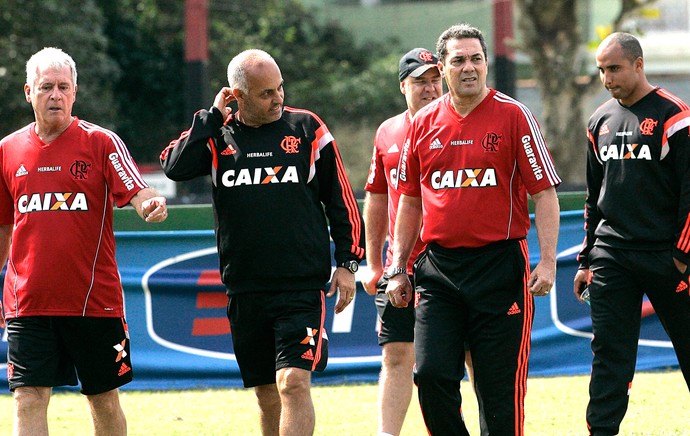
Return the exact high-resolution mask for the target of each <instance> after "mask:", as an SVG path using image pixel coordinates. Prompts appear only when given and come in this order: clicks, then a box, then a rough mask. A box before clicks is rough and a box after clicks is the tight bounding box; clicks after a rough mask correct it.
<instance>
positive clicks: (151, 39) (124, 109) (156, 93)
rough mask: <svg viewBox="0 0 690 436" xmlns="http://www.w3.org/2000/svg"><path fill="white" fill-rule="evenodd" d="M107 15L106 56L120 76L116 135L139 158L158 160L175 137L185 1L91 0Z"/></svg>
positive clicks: (178, 119)
mask: <svg viewBox="0 0 690 436" xmlns="http://www.w3.org/2000/svg"><path fill="white" fill-rule="evenodd" d="M96 3H97V4H98V5H99V6H100V8H101V9H102V11H103V14H104V16H105V18H106V25H105V35H106V36H107V38H108V41H109V45H108V54H109V56H110V57H111V58H112V59H113V60H114V61H115V62H117V64H118V65H119V66H120V69H121V75H120V76H119V77H118V78H117V81H116V82H115V83H114V85H115V89H116V90H117V94H116V96H115V97H116V100H115V105H114V106H115V109H116V111H117V114H116V124H117V129H116V130H117V133H118V134H119V135H120V137H122V139H123V140H124V141H125V143H126V144H127V145H128V147H129V149H130V152H131V153H132V155H133V156H134V157H135V159H136V160H137V161H139V162H153V163H157V162H158V156H159V155H160V152H161V150H162V149H163V148H164V147H165V146H166V145H167V144H168V142H170V140H172V139H173V138H175V137H177V136H178V135H179V133H180V131H181V130H182V129H183V128H184V125H185V123H186V122H187V120H186V119H185V118H184V116H183V110H184V92H182V90H183V87H184V86H185V83H184V56H183V37H184V34H183V32H182V29H183V20H184V2H181V1H179V2H178V1H175V2H171V1H156V0H118V1H112V0H96Z"/></svg>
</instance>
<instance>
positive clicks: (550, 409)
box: [0, 371, 690, 436]
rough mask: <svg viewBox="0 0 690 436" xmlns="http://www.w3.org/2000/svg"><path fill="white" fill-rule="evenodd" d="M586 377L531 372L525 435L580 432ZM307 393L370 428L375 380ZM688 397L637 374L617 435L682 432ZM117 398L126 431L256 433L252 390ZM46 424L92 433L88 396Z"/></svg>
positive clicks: (7, 426) (1, 411) (668, 376)
mask: <svg viewBox="0 0 690 436" xmlns="http://www.w3.org/2000/svg"><path fill="white" fill-rule="evenodd" d="M588 382H589V377H588V376H575V377H554V378H530V379H529V381H528V390H527V399H526V406H525V408H526V412H525V413H526V424H525V434H527V435H530V436H541V435H544V436H565V435H582V434H586V429H585V421H584V413H585V407H586V405H587V387H588ZM461 391H462V393H463V397H464V398H465V402H464V407H463V409H464V411H465V420H466V421H467V423H468V427H469V430H470V433H471V434H473V435H478V434H479V430H478V424H477V406H476V401H475V400H474V395H473V392H472V389H471V387H470V386H469V384H467V383H466V382H463V384H462V388H461ZM312 395H313V398H314V404H315V408H316V434H317V435H329V436H330V435H353V436H355V435H356V436H365V435H375V434H376V426H377V423H376V397H377V386H376V385H374V384H365V385H345V386H317V387H314V388H313V391H312ZM415 395H416V393H415ZM689 400H690V397H689V396H688V390H687V388H686V386H685V381H684V380H683V377H682V375H681V373H680V372H679V371H672V372H661V373H638V374H637V376H636V377H635V381H634V383H633V391H632V394H631V397H630V407H629V408H628V413H627V415H626V418H625V420H624V421H623V426H622V428H621V433H620V434H621V435H654V436H662V435H688V434H690V423H689V421H688V419H689V418H688V403H689V402H690V401H689ZM121 401H122V405H123V408H124V409H125V413H126V415H127V421H128V427H129V434H130V435H142V436H143V435H147V436H149V435H161V436H163V435H165V436H169V435H241V436H245V435H259V434H260V432H259V425H258V414H257V406H256V400H255V396H254V392H253V390H250V389H228V390H207V391H161V392H138V391H124V392H122V393H121ZM12 408H13V405H12V397H11V396H9V395H0V435H9V434H11V432H12V413H13V412H12ZM49 426H50V434H51V435H53V436H61V435H65V436H67V435H70V436H71V435H87V434H90V433H91V420H90V417H89V414H88V407H87V406H86V401H85V400H84V399H83V398H82V397H81V395H79V394H77V393H56V394H54V395H53V398H52V400H51V404H50V409H49ZM424 434H426V431H425V429H424V425H423V422H422V418H421V413H420V411H419V406H418V403H417V401H416V397H415V398H413V401H412V404H411V405H410V410H409V412H408V415H407V420H406V421H405V426H404V427H403V432H402V435H405V436H416V435H424Z"/></svg>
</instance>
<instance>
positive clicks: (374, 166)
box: [364, 127, 388, 194]
mask: <svg viewBox="0 0 690 436" xmlns="http://www.w3.org/2000/svg"><path fill="white" fill-rule="evenodd" d="M380 140H381V128H380V127H379V128H378V130H377V131H376V138H375V139H374V151H373V152H372V155H371V165H369V175H368V176H367V182H366V184H365V185H364V190H365V191H368V192H373V193H374V194H386V193H388V181H387V180H386V174H385V171H386V168H385V167H384V166H383V154H382V153H381V147H380V146H379V145H380Z"/></svg>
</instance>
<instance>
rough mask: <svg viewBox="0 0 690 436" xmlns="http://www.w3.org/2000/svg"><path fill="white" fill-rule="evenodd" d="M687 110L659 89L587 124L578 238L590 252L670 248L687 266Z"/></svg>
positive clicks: (613, 103)
mask: <svg viewBox="0 0 690 436" xmlns="http://www.w3.org/2000/svg"><path fill="white" fill-rule="evenodd" d="M688 126H690V109H689V108H688V105H687V104H685V103H684V102H683V101H682V100H680V99H679V98H678V97H676V96H674V95H672V94H670V93H669V92H668V91H665V90H663V89H660V88H656V89H654V91H652V92H650V93H649V94H647V95H646V96H645V97H643V98H642V99H640V100H639V101H638V102H636V103H635V104H634V105H632V106H631V107H625V106H622V105H621V104H620V103H619V102H618V101H617V100H615V99H611V100H609V101H608V102H606V103H604V104H603V105H602V106H600V107H599V108H598V109H597V110H596V111H595V112H594V114H593V115H592V117H591V118H590V120H589V125H588V130H587V135H588V137H589V149H588V152H587V200H586V203H585V230H586V239H585V242H584V246H583V249H582V251H581V252H580V254H579V256H578V260H579V262H580V266H581V268H587V267H588V266H589V262H588V260H587V255H588V254H589V252H590V250H591V249H592V247H593V246H595V245H597V246H606V247H613V248H624V249H633V250H671V249H673V256H674V257H675V258H677V259H678V260H680V261H682V262H685V263H688V262H690V255H688V252H690V216H689V213H690V136H689V133H688Z"/></svg>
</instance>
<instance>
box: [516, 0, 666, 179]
mask: <svg viewBox="0 0 690 436" xmlns="http://www.w3.org/2000/svg"><path fill="white" fill-rule="evenodd" d="M588 1H589V0H586V1H583V0H580V1H572V0H515V4H516V6H517V10H518V12H519V19H518V26H519V29H520V32H521V33H522V41H521V43H520V44H519V46H518V48H519V49H520V50H522V51H523V52H525V53H527V54H528V55H529V57H530V59H531V63H532V68H533V69H534V77H535V78H536V82H537V86H538V87H539V90H540V92H541V100H542V103H543V112H542V116H541V122H542V124H543V126H542V128H543V131H544V136H545V137H546V139H547V142H548V143H549V145H550V148H551V151H552V153H553V155H554V159H555V161H556V164H557V166H558V169H559V173H560V176H561V178H562V179H563V180H565V181H569V182H570V183H574V184H578V185H580V184H583V183H584V176H585V174H584V171H582V168H584V167H585V164H584V161H585V148H584V145H583V144H584V143H585V140H584V128H585V126H586V118H585V114H584V113H583V112H584V108H585V105H586V103H587V101H588V99H589V98H591V97H592V96H594V95H595V94H596V93H597V92H599V91H600V90H601V83H600V81H599V76H598V72H594V73H592V72H591V71H592V70H591V67H590V66H592V65H594V63H595V61H594V56H593V54H592V53H591V52H587V51H585V48H586V47H587V43H586V41H585V40H584V38H585V36H584V35H583V34H582V31H581V29H582V27H583V25H582V18H583V16H584V14H582V13H580V11H579V10H578V8H582V7H584V6H585V5H586V4H587V3H588ZM656 1H657V0H621V2H620V6H621V9H620V13H619V14H618V16H617V17H616V18H615V19H614V21H613V23H612V25H611V28H610V29H611V31H612V32H616V31H620V30H627V31H630V30H632V29H628V28H626V27H625V24H626V20H627V18H630V17H631V16H634V15H635V14H637V13H639V12H640V10H641V9H642V8H644V7H645V6H648V5H650V4H652V3H655V2H656ZM603 36H604V37H605V36H607V35H603ZM602 39H603V38H602ZM588 116H589V115H588V114H587V117H588Z"/></svg>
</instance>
